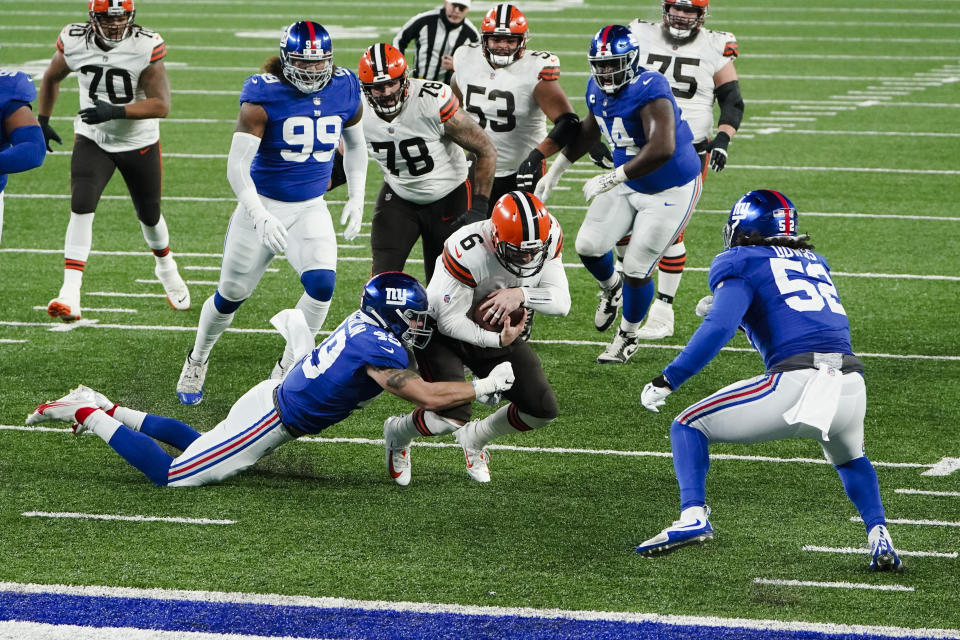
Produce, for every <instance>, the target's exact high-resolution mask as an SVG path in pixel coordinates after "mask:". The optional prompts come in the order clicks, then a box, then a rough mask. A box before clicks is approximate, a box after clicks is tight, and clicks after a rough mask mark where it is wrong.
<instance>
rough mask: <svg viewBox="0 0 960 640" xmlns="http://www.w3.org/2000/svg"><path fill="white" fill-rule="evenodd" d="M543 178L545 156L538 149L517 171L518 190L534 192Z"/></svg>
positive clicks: (529, 155) (528, 156)
mask: <svg viewBox="0 0 960 640" xmlns="http://www.w3.org/2000/svg"><path fill="white" fill-rule="evenodd" d="M542 177H543V154H542V153H540V152H539V151H538V150H537V149H536V148H534V150H533V151H531V152H530V153H529V154H527V159H526V160H524V161H523V162H521V163H520V167H519V168H518V169H517V189H520V190H521V191H530V192H533V188H534V187H535V186H537V183H538V182H540V178H542Z"/></svg>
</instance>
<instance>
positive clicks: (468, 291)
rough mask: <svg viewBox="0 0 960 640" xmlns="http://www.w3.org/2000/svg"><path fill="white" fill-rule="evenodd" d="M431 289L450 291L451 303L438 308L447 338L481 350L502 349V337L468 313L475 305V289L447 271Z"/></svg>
mask: <svg viewBox="0 0 960 640" xmlns="http://www.w3.org/2000/svg"><path fill="white" fill-rule="evenodd" d="M429 289H431V290H434V289H437V290H440V291H445V292H447V294H446V295H449V296H450V300H449V301H448V302H444V303H443V304H442V305H440V306H438V307H437V308H436V310H437V328H438V329H439V330H440V333H442V334H443V335H445V336H450V337H451V338H454V339H456V340H460V341H462V342H467V343H469V344H474V345H477V346H480V347H499V346H500V334H499V333H494V332H493V331H487V330H486V329H481V328H480V325H478V324H477V323H476V322H474V321H473V320H471V319H470V318H469V316H468V315H467V314H469V313H470V307H471V306H473V289H472V288H470V287H468V286H466V285H464V284H461V283H460V282H459V281H458V280H457V279H456V278H454V277H453V276H451V275H450V273H449V272H448V271H447V270H446V269H437V270H436V271H435V272H434V274H433V278H432V279H431V280H430V286H429Z"/></svg>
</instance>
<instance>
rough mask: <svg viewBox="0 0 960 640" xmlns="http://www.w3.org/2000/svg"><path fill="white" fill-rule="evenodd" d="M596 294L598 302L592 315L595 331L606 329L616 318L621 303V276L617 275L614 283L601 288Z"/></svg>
mask: <svg viewBox="0 0 960 640" xmlns="http://www.w3.org/2000/svg"><path fill="white" fill-rule="evenodd" d="M597 295H598V296H600V303H599V304H598V305H597V313H596V314H595V315H594V316H593V326H595V327H596V328H597V331H606V330H607V329H609V328H610V325H612V324H613V321H614V320H616V319H617V312H618V311H619V310H620V306H621V305H622V304H623V276H618V277H617V283H616V284H615V285H613V286H612V287H610V288H609V289H601V290H600V293H598V294H597Z"/></svg>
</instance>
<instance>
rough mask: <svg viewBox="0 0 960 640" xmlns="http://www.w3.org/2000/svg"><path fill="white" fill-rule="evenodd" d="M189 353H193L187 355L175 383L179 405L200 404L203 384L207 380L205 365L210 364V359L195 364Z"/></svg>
mask: <svg viewBox="0 0 960 640" xmlns="http://www.w3.org/2000/svg"><path fill="white" fill-rule="evenodd" d="M191 353H193V351H192V350H191V351H190V353H188V354H187V359H186V360H185V361H184V363H183V369H181V370H180V379H179V380H178V381H177V399H179V400H180V404H200V401H201V400H203V382H204V380H206V378H207V365H208V364H210V359H209V358H208V359H207V360H206V361H205V362H197V361H196V360H194V359H193V358H191V357H190V354H191Z"/></svg>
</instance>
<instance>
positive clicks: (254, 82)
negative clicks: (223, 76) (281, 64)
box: [240, 73, 286, 102]
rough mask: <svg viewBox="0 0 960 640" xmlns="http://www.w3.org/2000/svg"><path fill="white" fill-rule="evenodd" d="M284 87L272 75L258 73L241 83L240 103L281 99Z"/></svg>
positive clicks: (278, 79)
mask: <svg viewBox="0 0 960 640" xmlns="http://www.w3.org/2000/svg"><path fill="white" fill-rule="evenodd" d="M285 86H286V85H284V84H283V82H281V80H280V78H278V77H277V76H275V75H273V74H272V73H258V74H254V75H252V76H250V77H249V78H247V79H246V80H244V82H243V89H241V90H240V102H272V101H274V100H278V99H281V98H282V96H281V95H280V94H281V93H285V91H284V90H283V89H284V87H285Z"/></svg>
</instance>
